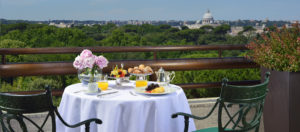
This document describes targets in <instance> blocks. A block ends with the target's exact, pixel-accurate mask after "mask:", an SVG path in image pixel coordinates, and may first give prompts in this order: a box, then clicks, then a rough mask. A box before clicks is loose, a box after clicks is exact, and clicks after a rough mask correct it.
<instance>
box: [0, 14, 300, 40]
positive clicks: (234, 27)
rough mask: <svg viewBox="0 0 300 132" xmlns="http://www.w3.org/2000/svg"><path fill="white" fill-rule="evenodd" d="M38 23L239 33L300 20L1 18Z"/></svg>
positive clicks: (204, 16)
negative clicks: (164, 26)
mask: <svg viewBox="0 0 300 132" xmlns="http://www.w3.org/2000/svg"><path fill="white" fill-rule="evenodd" d="M22 22H24V23H37V24H47V25H50V26H56V27H59V28H70V27H74V26H93V25H95V24H98V25H105V24H108V23H113V24H116V25H117V26H122V25H128V24H129V25H142V24H151V25H161V24H167V25H171V26H172V27H175V28H179V29H181V28H182V27H183V26H186V27H188V28H189V29H198V28H201V27H202V26H204V25H209V26H212V27H216V26H219V25H222V24H228V25H230V26H231V31H230V33H229V34H230V35H233V36H235V35H237V34H238V33H239V32H240V31H242V30H243V27H244V26H252V27H253V28H254V29H255V33H262V32H263V31H264V28H265V27H269V26H274V25H276V26H278V27H282V26H283V25H285V26H286V27H290V26H291V25H292V24H293V23H296V22H298V21H269V20H268V19H267V18H266V19H265V20H235V21H226V20H215V19H214V17H213V15H212V13H211V12H210V10H207V12H206V13H204V15H203V17H202V19H201V20H190V21H181V20H165V21H163V20H161V21H160V20H156V21H155V20H153V21H151V20H127V21H125V20H109V21H96V20H86V21H78V20H48V21H28V20H6V19H0V24H12V23H22Z"/></svg>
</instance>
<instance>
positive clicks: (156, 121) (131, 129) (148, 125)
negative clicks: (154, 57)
mask: <svg viewBox="0 0 300 132" xmlns="http://www.w3.org/2000/svg"><path fill="white" fill-rule="evenodd" d="M125 85H126V86H125V87H124V88H118V89H117V90H118V92H117V93H114V94H109V95H103V96H101V97H97V94H87V93H86V92H85V90H86V89H87V87H84V86H83V85H82V84H81V83H78V84H73V85H70V86H68V87H67V88H66V89H65V91H64V93H63V96H62V100H61V103H60V106H59V109H58V111H59V112H60V114H61V115H62V117H63V119H64V120H65V121H66V122H67V123H69V124H75V123H78V122H80V121H83V120H86V119H90V118H99V119H101V120H102V121H103V123H102V124H101V125H96V124H95V123H91V124H90V131H91V132H183V129H184V119H183V117H177V118H175V119H173V118H171V114H173V113H176V112H186V113H191V110H190V107H189V104H188V101H187V98H186V96H185V94H184V92H183V90H182V89H181V88H180V87H178V86H176V85H171V86H172V87H177V88H178V90H176V92H174V93H171V94H166V95H159V96H148V97H150V98H148V97H144V95H138V96H134V95H132V94H130V91H134V90H133V88H134V82H130V83H128V84H125ZM109 86H110V87H115V84H114V82H113V81H110V82H109ZM114 90H115V89H112V90H108V91H105V92H109V91H114ZM78 91H79V92H78ZM56 127H57V131H58V132H84V131H85V130H84V129H85V126H84V125H83V126H81V127H78V128H69V127H66V126H64V125H63V124H62V123H61V121H60V120H58V119H56ZM192 130H195V124H194V121H193V120H192V119H190V126H189V131H192Z"/></svg>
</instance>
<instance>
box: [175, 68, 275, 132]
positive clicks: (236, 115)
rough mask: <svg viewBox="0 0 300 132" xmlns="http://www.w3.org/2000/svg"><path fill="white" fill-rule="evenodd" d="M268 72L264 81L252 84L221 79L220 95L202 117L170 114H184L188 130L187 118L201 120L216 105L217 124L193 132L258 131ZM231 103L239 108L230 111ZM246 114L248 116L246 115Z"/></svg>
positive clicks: (186, 129) (185, 128)
mask: <svg viewBox="0 0 300 132" xmlns="http://www.w3.org/2000/svg"><path fill="white" fill-rule="evenodd" d="M269 76H270V73H269V72H267V73H266V76H265V82H263V83H261V84H258V85H253V86H233V85H228V84H227V83H228V80H227V79H226V78H224V79H223V81H222V89H221V94H220V97H219V98H218V99H217V101H216V103H215V104H214V106H213V107H212V109H211V111H210V112H209V113H208V114H207V115H206V116H203V117H198V116H194V115H191V114H187V113H182V112H179V113H175V114H172V118H176V117H177V116H178V115H180V116H184V120H185V121H184V122H185V127H184V132H187V131H188V126H189V118H193V119H197V120H203V119H206V118H208V117H209V116H210V115H211V114H212V113H213V111H214V110H215V108H216V107H217V105H219V109H218V126H217V127H211V128H206V129H201V130H196V131H195V132H246V131H249V130H255V132H258V131H259V125H260V118H261V116H262V113H263V107H264V101H265V97H266V95H267V91H268V89H267V85H268V83H269ZM233 105H237V106H238V107H237V108H239V109H238V110H237V111H234V112H230V111H229V108H232V106H233ZM251 112H253V113H254V115H253V116H251V118H250V119H249V115H250V114H249V113H251ZM223 114H224V115H225V117H226V116H227V117H228V118H229V120H228V121H224V120H225V119H222V118H224V116H223ZM247 115H248V116H247Z"/></svg>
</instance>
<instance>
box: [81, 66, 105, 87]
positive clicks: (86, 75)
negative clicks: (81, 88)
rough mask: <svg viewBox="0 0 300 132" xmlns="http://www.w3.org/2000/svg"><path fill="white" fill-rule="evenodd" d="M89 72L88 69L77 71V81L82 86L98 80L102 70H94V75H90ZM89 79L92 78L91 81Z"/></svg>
mask: <svg viewBox="0 0 300 132" xmlns="http://www.w3.org/2000/svg"><path fill="white" fill-rule="evenodd" d="M91 71H92V70H91V69H90V68H85V69H82V70H78V79H79V80H80V82H81V83H82V84H83V85H88V83H94V82H97V81H99V80H100V77H101V76H102V69H96V70H95V72H94V74H92V73H91ZM91 77H93V79H91Z"/></svg>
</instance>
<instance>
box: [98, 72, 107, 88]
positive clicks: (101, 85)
mask: <svg viewBox="0 0 300 132" xmlns="http://www.w3.org/2000/svg"><path fill="white" fill-rule="evenodd" d="M98 88H100V89H101V90H103V91H104V90H107V89H108V81H107V75H104V76H102V77H100V81H99V82H98Z"/></svg>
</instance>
